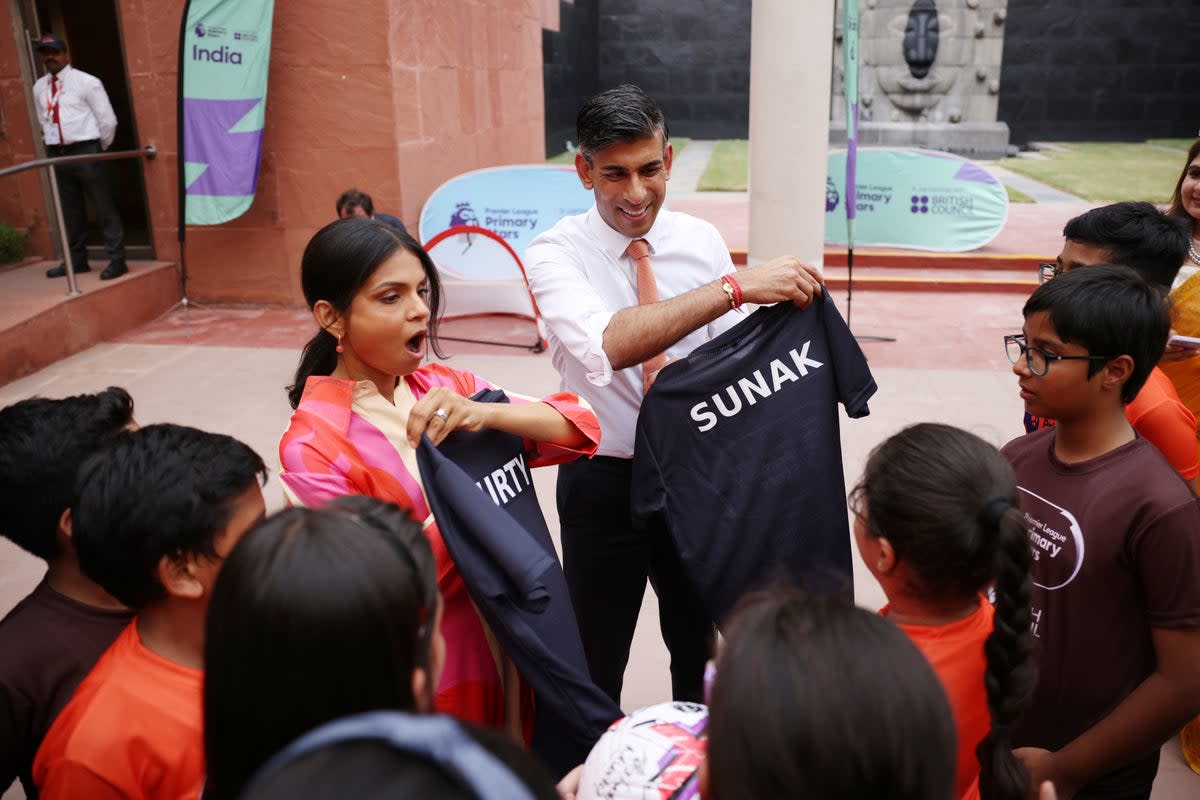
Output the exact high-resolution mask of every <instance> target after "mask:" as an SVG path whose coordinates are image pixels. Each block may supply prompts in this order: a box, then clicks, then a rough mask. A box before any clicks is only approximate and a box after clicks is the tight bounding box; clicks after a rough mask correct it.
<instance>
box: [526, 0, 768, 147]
mask: <svg viewBox="0 0 1200 800" xmlns="http://www.w3.org/2000/svg"><path fill="white" fill-rule="evenodd" d="M560 9H561V12H560V13H561V25H560V29H559V30H558V31H543V36H542V46H543V64H544V72H545V87H546V88H545V92H546V152H547V154H550V155H553V154H554V153H560V152H562V150H563V143H564V142H565V141H567V140H568V139H569V140H571V141H572V142H573V141H574V139H575V114H576V112H577V111H578V110H579V106H580V105H582V104H583V102H584V101H585V100H587V98H589V97H591V96H592V95H593V94H595V93H596V92H598V91H600V90H602V89H608V88H611V87H613V86H617V85H618V84H621V83H635V84H637V85H638V86H640V87H642V88H643V89H644V90H646V92H647V93H648V94H649V95H650V96H651V97H653V98H654V99H655V101H657V102H658V104H659V105H660V106H661V107H662V109H663V113H664V114H666V116H667V121H668V122H669V123H670V125H671V133H672V134H674V135H679V136H691V137H700V138H707V139H719V138H745V137H746V136H747V135H748V131H749V119H750V0H689V2H687V3H680V2H678V0H576V2H574V3H567V2H562V3H560Z"/></svg>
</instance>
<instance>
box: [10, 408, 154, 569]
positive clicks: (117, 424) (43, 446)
mask: <svg viewBox="0 0 1200 800" xmlns="http://www.w3.org/2000/svg"><path fill="white" fill-rule="evenodd" d="M132 421H133V398H132V397H130V396H129V392H127V391H125V390H124V389H122V388H120V387H117V386H110V387H108V388H107V389H105V390H104V391H103V392H97V393H96V394H79V395H75V396H73V397H64V398H62V399H59V400H51V399H49V398H45V397H31V398H29V399H27V400H22V401H20V402H19V403H13V404H12V405H11V406H7V407H6V408H4V409H2V410H0V519H2V520H3V523H0V536H4V537H6V538H8V539H9V540H10V541H12V542H13V543H14V544H16V545H17V546H18V547H20V548H22V549H24V550H27V551H28V552H30V553H32V554H33V555H35V556H37V557H38V558H42V559H45V560H46V561H50V560H51V559H53V558H56V557H57V556H58V555H59V546H58V521H59V519H60V518H61V517H62V513H63V511H65V510H66V509H67V508H68V507H69V506H70V505H71V498H72V496H73V495H74V493H75V476H76V474H77V473H78V472H79V467H80V465H81V464H82V463H83V462H84V460H85V459H86V458H87V457H88V456H90V455H91V454H92V453H94V452H96V451H97V450H99V449H100V448H101V447H103V446H104V445H105V444H107V443H108V442H110V441H111V440H112V439H113V437H115V436H116V435H117V434H119V433H120V432H121V431H123V430H124V429H125V428H126V427H127V426H128V425H129V423H131V422H132Z"/></svg>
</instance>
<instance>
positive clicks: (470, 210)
mask: <svg viewBox="0 0 1200 800" xmlns="http://www.w3.org/2000/svg"><path fill="white" fill-rule="evenodd" d="M591 206H592V193H591V192H589V191H588V190H587V189H584V188H583V186H582V185H581V184H580V183H579V176H578V175H577V174H576V173H575V168H574V167H573V166H557V165H553V164H525V165H519V166H511V167H490V168H487V169H478V170H474V171H472V172H466V173H463V174H462V175H459V176H458V177H455V178H451V179H450V180H448V181H446V182H445V183H443V184H442V185H441V186H439V187H438V188H437V189H435V190H434V192H433V194H431V195H430V196H429V199H428V200H426V201H425V207H424V208H423V209H421V241H423V242H428V241H429V240H430V239H432V238H433V237H434V236H436V235H437V234H439V233H441V232H442V231H444V230H446V229H448V228H456V227H460V226H464V225H471V226H478V227H481V228H487V229H488V230H489V231H492V232H493V233H495V234H496V235H497V236H499V237H501V238H502V239H504V241H506V242H507V243H508V245H509V246H510V247H512V249H513V250H514V251H515V252H516V253H517V255H518V257H520V258H522V259H524V258H525V248H526V247H528V246H529V243H530V242H532V241H533V240H534V238H535V237H536V236H537V235H538V234H539V233H542V232H543V231H546V230H549V229H550V228H551V227H553V226H554V223H556V222H558V221H559V220H560V219H562V218H563V217H565V216H567V215H569V214H582V213H583V212H584V211H587V210H588V209H589V208H591ZM460 249H461V248H460ZM492 255H493V253H492V252H489V251H488V250H487V249H486V248H470V249H465V250H464V252H462V253H459V254H457V256H456V258H455V259H454V261H453V262H452V263H439V266H440V267H443V268H445V269H447V270H448V271H449V272H450V273H451V277H453V278H456V279H459V280H495V279H497V278H510V277H512V276H513V269H512V263H511V262H508V263H505V261H504V260H502V259H495V258H493V257H492Z"/></svg>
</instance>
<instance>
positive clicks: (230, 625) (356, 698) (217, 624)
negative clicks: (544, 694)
mask: <svg viewBox="0 0 1200 800" xmlns="http://www.w3.org/2000/svg"><path fill="white" fill-rule="evenodd" d="M438 602H439V596H438V590H437V570H436V567H435V564H434V556H433V550H432V549H431V548H430V546H429V542H428V540H427V539H426V537H425V534H424V533H423V532H422V530H421V525H420V523H418V522H416V521H414V520H413V519H411V518H410V517H409V515H408V513H407V512H405V511H402V510H401V509H399V508H398V507H396V506H394V505H392V504H390V503H385V502H383V501H381V500H376V499H373V498H369V497H344V498H339V499H337V500H335V501H333V502H332V503H330V504H328V505H326V506H325V507H324V508H322V509H318V510H312V509H304V508H292V509H287V510H285V511H281V512H279V513H277V514H275V515H273V516H271V517H269V518H268V519H266V520H265V521H264V522H262V523H260V524H259V525H258V526H256V527H255V528H254V529H253V530H251V531H250V532H249V533H247V534H246V536H245V537H243V539H242V541H241V542H240V543H239V544H238V545H237V547H235V548H234V550H233V552H232V553H231V554H230V555H229V557H228V558H227V559H226V561H225V564H224V565H223V567H222V569H221V574H220V575H219V576H218V578H217V582H216V586H215V587H214V589H213V597H212V602H211V605H210V606H209V614H208V628H207V633H206V636H205V656H204V660H205V670H206V678H205V682H204V708H205V725H204V735H205V749H206V759H207V764H208V780H209V783H208V788H207V790H206V792H205V796H206V797H209V798H212V800H222V798H234V797H238V796H240V793H241V790H242V787H243V786H245V784H246V782H247V781H248V780H249V779H250V777H251V775H253V774H254V772H255V771H256V770H257V769H258V768H259V767H260V766H261V765H262V764H263V763H264V762H266V760H267V759H268V758H269V757H270V756H271V755H272V754H274V753H275V752H277V751H278V750H281V749H283V747H284V746H285V745H287V744H288V743H289V742H291V741H292V740H294V739H296V738H298V737H300V736H301V735H303V734H304V733H307V732H308V731H309V730H311V729H313V728H315V727H317V726H318V725H321V724H322V723H325V722H329V721H331V720H334V719H338V718H340V717H343V716H347V715H350V714H356V713H359V712H364V711H377V710H394V711H413V710H416V708H417V699H416V698H415V697H414V696H413V688H412V675H413V670H414V669H416V668H418V667H423V668H425V669H426V670H427V671H428V669H429V664H430V645H431V641H432V639H433V637H434V636H435V635H436V633H437V632H436V631H435V630H434V625H435V623H436V619H435V618H436V612H437V607H438ZM430 680H431V681H432V680H433V678H432V676H430ZM432 688H434V687H430V689H431V690H432Z"/></svg>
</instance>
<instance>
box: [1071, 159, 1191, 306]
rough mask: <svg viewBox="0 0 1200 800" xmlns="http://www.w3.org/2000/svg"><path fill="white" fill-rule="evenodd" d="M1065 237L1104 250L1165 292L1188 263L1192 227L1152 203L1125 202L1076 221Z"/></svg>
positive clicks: (1100, 209)
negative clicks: (1186, 260) (1185, 261)
mask: <svg viewBox="0 0 1200 800" xmlns="http://www.w3.org/2000/svg"><path fill="white" fill-rule="evenodd" d="M1181 181H1182V179H1181ZM1063 236H1065V237H1066V238H1068V239H1071V240H1073V241H1076V242H1083V243H1084V244H1090V245H1093V246H1095V247H1099V248H1101V249H1103V250H1104V251H1105V253H1107V256H1108V257H1107V258H1106V259H1105V260H1106V261H1111V262H1112V263H1114V264H1121V265H1123V266H1126V267H1130V268H1131V269H1133V270H1134V271H1135V272H1137V273H1138V274H1139V275H1141V276H1142V277H1143V278H1145V279H1146V280H1148V281H1150V282H1151V283H1153V284H1155V285H1156V286H1158V287H1159V288H1160V289H1162V290H1164V291H1165V290H1166V289H1169V288H1170V286H1171V283H1172V282H1173V281H1174V280H1175V276H1176V275H1177V274H1178V273H1179V267H1180V266H1181V265H1182V264H1183V262H1184V260H1185V259H1187V251H1188V245H1189V244H1190V243H1191V225H1190V224H1188V223H1186V222H1185V221H1184V220H1182V219H1180V218H1179V217H1175V216H1169V215H1167V214H1164V213H1163V212H1161V211H1159V210H1158V209H1157V208H1155V207H1154V205H1153V204H1151V203H1146V202H1133V201H1126V202H1123V203H1112V204H1110V205H1107V206H1100V207H1099V208H1093V209H1092V210H1090V211H1087V212H1085V213H1083V214H1080V215H1079V216H1078V217H1074V218H1073V219H1071V220H1070V221H1069V222H1067V224H1066V227H1064V228H1063Z"/></svg>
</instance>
